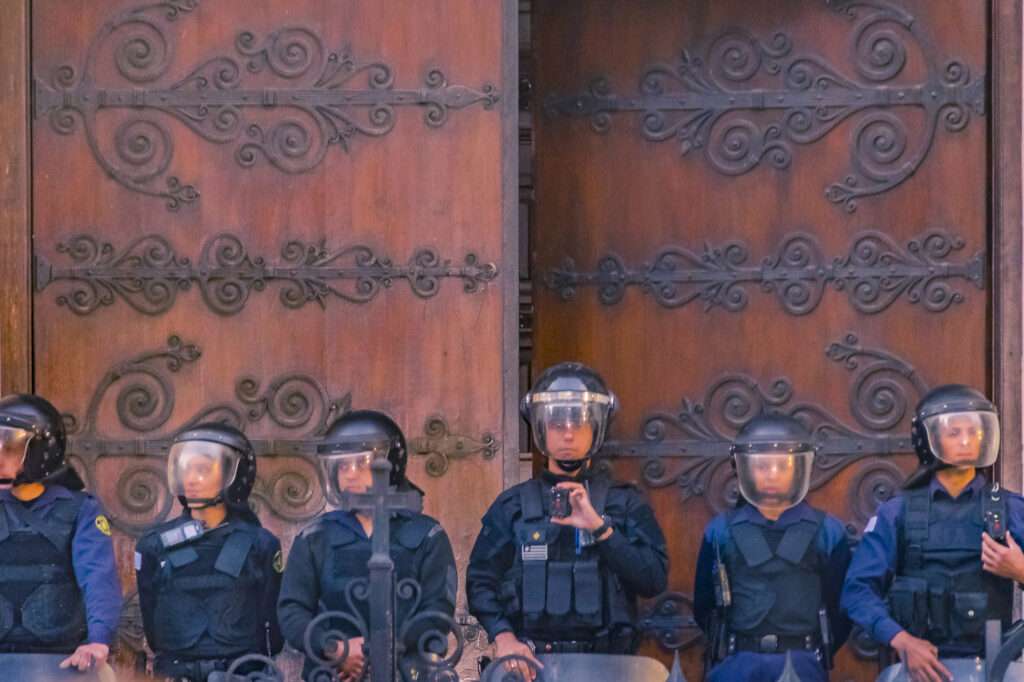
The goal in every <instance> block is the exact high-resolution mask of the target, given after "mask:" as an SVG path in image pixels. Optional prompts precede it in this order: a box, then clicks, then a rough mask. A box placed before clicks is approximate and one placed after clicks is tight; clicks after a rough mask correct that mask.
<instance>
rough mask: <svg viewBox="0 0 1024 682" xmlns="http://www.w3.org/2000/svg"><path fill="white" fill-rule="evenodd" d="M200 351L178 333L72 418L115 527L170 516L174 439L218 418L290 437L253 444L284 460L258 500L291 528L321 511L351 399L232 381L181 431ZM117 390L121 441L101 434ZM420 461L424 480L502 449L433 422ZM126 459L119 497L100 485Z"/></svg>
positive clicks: (77, 444) (82, 461)
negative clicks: (329, 446)
mask: <svg viewBox="0 0 1024 682" xmlns="http://www.w3.org/2000/svg"><path fill="white" fill-rule="evenodd" d="M201 355H202V351H201V349H200V348H199V347H198V346H197V345H196V344H195V343H189V342H186V341H184V340H182V338H181V337H179V336H177V335H175V336H171V337H170V338H169V339H168V340H167V344H166V346H165V347H163V348H161V349H158V350H155V351H150V352H145V353H141V354H139V355H137V356H135V357H133V358H131V359H129V360H126V361H124V362H120V363H117V364H116V365H115V366H114V367H113V368H111V369H110V371H108V372H107V374H106V375H105V376H104V377H103V380H102V381H101V382H100V383H99V384H98V385H97V387H96V389H95V390H94V391H93V395H92V397H91V399H90V401H89V404H88V407H87V408H86V412H85V414H84V416H83V417H82V418H81V419H80V418H79V417H77V416H75V415H70V414H66V415H64V420H65V422H66V423H67V426H68V434H69V438H68V453H69V458H70V460H71V462H72V464H73V465H74V466H75V467H76V468H77V469H78V470H79V471H80V472H81V474H82V477H83V479H84V480H85V481H86V483H87V484H88V486H89V489H90V490H92V491H95V492H96V493H97V494H98V495H99V496H100V498H101V501H102V502H103V505H104V507H105V508H106V510H107V512H108V517H109V519H110V522H111V523H112V524H113V525H114V526H115V527H116V528H117V529H118V530H120V531H121V532H123V533H125V534H127V535H129V536H132V537H138V536H139V535H140V534H141V533H142V532H143V531H144V530H145V529H146V528H147V527H149V526H151V525H153V524H155V523H158V522H160V521H162V520H163V519H165V518H166V517H167V514H168V513H169V512H170V510H171V507H172V506H173V504H174V498H173V496H171V495H170V494H169V491H168V490H167V474H166V462H165V457H166V456H167V452H168V451H169V450H170V446H171V443H172V442H173V439H174V436H175V435H176V434H177V433H178V432H180V431H183V430H187V429H189V428H191V427H192V426H194V425H195V424H198V423H200V422H204V421H221V422H224V423H227V424H231V425H232V426H235V427H236V428H239V429H242V430H243V431H244V430H246V429H247V427H249V426H251V425H253V424H258V423H263V422H266V421H268V420H269V421H270V422H272V423H273V425H274V426H275V427H278V428H279V429H284V430H285V431H286V433H289V434H292V435H290V437H282V438H260V437H253V438H251V439H250V440H251V442H252V445H253V448H254V450H255V452H256V455H257V456H258V457H261V458H263V457H273V458H278V459H279V461H278V462H277V463H276V464H277V465H276V466H275V467H273V468H272V470H270V471H264V472H261V473H260V475H259V476H258V477H257V479H256V483H255V485H254V487H253V490H252V496H251V499H252V501H253V502H254V503H255V505H256V506H257V507H258V508H259V509H265V510H267V511H269V512H271V513H273V514H274V515H276V516H278V517H280V518H282V519H284V520H285V521H291V522H301V521H305V520H308V519H311V518H313V517H314V516H316V515H317V514H319V513H320V512H322V511H323V509H324V506H325V501H324V497H323V492H322V490H321V487H320V480H319V473H318V468H317V465H316V463H315V461H314V456H315V453H316V445H317V443H318V442H319V440H320V438H321V437H322V436H323V434H324V433H325V432H326V430H327V427H328V425H329V424H330V423H331V421H333V420H334V419H335V418H336V417H338V416H340V415H341V414H344V413H346V412H348V411H349V410H350V409H352V394H351V393H345V394H344V395H342V396H340V397H337V396H335V395H334V394H332V393H331V392H330V391H329V390H328V389H327V388H326V387H325V386H324V385H323V383H322V382H320V381H319V380H318V379H316V378H314V377H312V376H309V375H307V374H302V373H299V372H289V373H285V374H282V375H280V376H278V377H276V378H274V379H272V380H271V381H269V382H268V383H267V384H266V385H265V386H264V385H263V384H262V382H261V381H260V380H259V379H257V378H255V377H252V376H243V377H242V378H240V379H239V380H238V381H237V382H236V384H235V397H234V400H231V401H224V402H216V403H212V404H209V405H207V406H204V407H203V408H201V409H200V410H199V411H198V412H196V413H195V414H194V415H193V416H192V417H190V418H188V419H186V420H185V422H184V423H183V424H182V425H180V426H178V427H177V428H176V429H169V428H168V424H169V421H170V418H171V415H172V413H173V410H174V402H175V391H174V383H173V380H172V376H171V374H174V373H177V372H180V371H181V370H182V369H183V368H184V367H185V366H186V365H188V364H190V363H194V362H196V361H197V360H199V358H200V356H201ZM112 390H116V391H117V392H116V396H115V398H114V403H115V405H114V407H115V412H116V415H117V419H118V421H119V422H120V425H121V426H122V427H123V428H124V429H127V430H128V431H129V432H130V433H131V434H132V436H131V437H127V438H117V437H111V436H107V435H105V434H104V433H102V431H101V430H100V427H99V415H100V408H101V406H102V405H103V404H104V402H105V400H106V398H107V396H108V394H109V393H110V392H111V391H112ZM410 443H411V445H412V447H411V448H410V451H411V452H412V453H413V454H414V455H422V456H425V457H427V473H428V474H429V475H431V476H442V475H443V474H444V473H445V472H446V471H447V469H448V467H449V465H450V462H451V461H452V460H459V459H465V458H467V457H471V456H473V455H475V454H477V453H480V454H481V456H482V457H485V458H490V457H493V456H494V454H495V453H496V452H497V451H498V450H499V449H500V447H501V445H500V443H499V442H498V441H497V439H495V437H494V436H493V435H492V434H490V433H484V435H483V436H481V437H480V438H470V437H467V436H462V435H458V434H453V433H451V431H450V429H449V428H448V425H447V422H446V421H445V420H444V419H443V418H442V417H440V416H434V417H431V418H430V419H429V420H428V421H427V423H426V425H425V426H424V435H423V436H422V437H419V438H413V439H411V440H410ZM112 457H122V458H128V461H127V462H126V463H123V464H121V463H119V466H118V467H117V469H116V472H115V474H114V475H115V476H116V478H115V479H114V484H113V486H112V492H113V494H110V492H109V491H108V490H107V488H105V487H104V486H103V485H100V483H101V479H102V480H110V479H109V478H107V477H106V476H105V475H101V472H100V469H101V467H102V464H101V461H102V460H104V459H109V458H112Z"/></svg>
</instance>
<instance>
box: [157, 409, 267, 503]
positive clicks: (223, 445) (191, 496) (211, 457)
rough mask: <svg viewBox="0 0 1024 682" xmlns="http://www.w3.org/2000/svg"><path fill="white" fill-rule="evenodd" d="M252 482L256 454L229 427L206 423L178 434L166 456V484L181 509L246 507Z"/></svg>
mask: <svg viewBox="0 0 1024 682" xmlns="http://www.w3.org/2000/svg"><path fill="white" fill-rule="evenodd" d="M255 482H256V453H255V452H254V451H253V447H252V444H251V443H250V442H249V439H248V438H246V437H245V434H244V433H242V432H241V431H239V430H238V429H236V428H235V427H233V426H229V425H227V424H221V423H213V422H206V423H203V424H198V425H196V426H193V427H191V428H189V429H188V430H186V431H182V432H181V433H179V434H178V435H177V436H175V438H174V444H173V445H171V451H170V454H168V456H167V485H168V487H169V489H170V491H171V494H172V495H175V496H176V497H177V498H178V501H180V502H181V504H182V506H184V507H189V508H191V509H203V508H206V507H212V506H213V505H216V504H220V503H222V502H223V503H224V504H226V505H227V506H229V507H236V508H246V505H247V501H248V499H249V493H250V492H251V491H252V486H253V484H254V483H255Z"/></svg>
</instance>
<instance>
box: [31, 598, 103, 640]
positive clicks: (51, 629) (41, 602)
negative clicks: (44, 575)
mask: <svg viewBox="0 0 1024 682" xmlns="http://www.w3.org/2000/svg"><path fill="white" fill-rule="evenodd" d="M21 624H22V625H24V626H25V629H26V630H28V631H29V632H30V633H32V635H34V636H35V637H37V638H38V639H40V640H42V641H44V642H48V643H53V644H77V643H78V642H79V641H81V640H83V639H85V636H86V633H87V628H86V620H85V604H84V602H83V601H82V592H81V591H80V590H79V589H78V586H77V585H75V584H74V583H52V584H49V585H42V586H40V587H39V588H38V589H37V590H36V591H35V592H33V593H32V594H30V595H29V596H28V599H26V600H25V602H24V603H23V604H22V605H21Z"/></svg>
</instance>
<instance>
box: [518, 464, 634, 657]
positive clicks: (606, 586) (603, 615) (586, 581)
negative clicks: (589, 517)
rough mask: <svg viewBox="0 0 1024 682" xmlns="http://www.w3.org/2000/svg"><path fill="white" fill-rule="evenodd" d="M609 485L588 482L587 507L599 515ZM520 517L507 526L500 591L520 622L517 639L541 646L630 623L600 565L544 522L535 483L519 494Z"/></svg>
mask: <svg viewBox="0 0 1024 682" xmlns="http://www.w3.org/2000/svg"><path fill="white" fill-rule="evenodd" d="M608 489H609V482H608V480H607V479H605V478H603V477H598V478H595V479H592V480H591V482H590V491H589V494H590V503H591V505H592V506H593V507H594V510H595V511H596V512H597V513H598V514H601V513H602V512H603V511H604V502H605V497H606V496H607V493H608ZM519 493H520V503H521V506H522V515H521V516H520V518H519V519H518V520H516V521H515V522H514V523H513V526H512V531H513V533H514V535H515V541H516V556H515V561H514V563H513V565H512V568H511V569H510V570H509V572H508V573H507V574H506V577H505V581H504V582H503V584H502V587H501V597H502V599H503V600H504V601H505V605H506V608H507V609H508V612H509V613H510V614H512V615H513V616H514V617H515V616H518V617H519V618H520V619H521V623H522V627H521V628H517V630H516V631H517V632H518V633H524V634H525V635H527V636H529V637H535V638H539V639H547V640H559V639H576V638H579V637H581V636H585V635H586V634H587V633H590V634H594V633H598V632H599V631H601V630H605V629H610V628H611V627H612V626H615V625H629V624H630V623H631V622H632V620H633V619H632V617H631V611H630V604H629V600H628V597H627V595H626V594H625V590H624V588H623V587H622V585H621V584H620V583H619V581H618V580H617V579H616V578H615V576H614V575H613V574H612V572H611V571H610V570H609V569H608V568H607V567H606V566H605V565H604V563H603V562H602V561H601V559H600V553H601V552H600V549H599V548H598V547H596V546H594V545H591V546H586V547H584V546H581V545H580V544H579V543H578V541H577V539H576V529H575V528H572V527H569V526H560V525H558V524H555V523H552V522H551V521H550V520H549V515H548V514H547V513H546V512H545V507H544V499H545V498H544V495H545V494H546V493H547V490H546V488H544V487H543V485H542V483H541V481H540V480H539V479H536V478H535V479H531V480H530V481H527V482H526V483H524V484H523V485H521V486H520V488H519Z"/></svg>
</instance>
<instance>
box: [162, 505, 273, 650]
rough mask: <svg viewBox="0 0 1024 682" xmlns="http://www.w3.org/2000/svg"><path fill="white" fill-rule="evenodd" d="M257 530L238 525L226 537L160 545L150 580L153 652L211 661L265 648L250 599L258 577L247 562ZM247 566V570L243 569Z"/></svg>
mask: <svg viewBox="0 0 1024 682" xmlns="http://www.w3.org/2000/svg"><path fill="white" fill-rule="evenodd" d="M258 531H259V529H258V527H254V526H250V525H249V524H242V523H239V524H238V525H237V526H235V527H234V528H232V529H231V533H230V534H229V535H228V536H227V538H226V539H224V540H221V538H219V537H216V536H214V537H210V534H211V533H216V532H217V531H216V530H214V531H210V533H207V534H205V535H203V536H202V537H200V538H198V539H195V540H192V541H188V542H182V543H180V544H176V545H174V546H171V547H165V548H164V551H163V552H162V553H161V557H160V559H161V564H162V565H161V566H160V567H159V568H158V569H157V573H156V576H155V580H154V583H155V590H156V606H155V609H154V620H155V622H154V625H153V628H154V635H155V636H156V640H157V641H156V642H155V643H154V648H155V649H156V650H157V651H158V652H159V653H161V654H162V655H163V656H164V657H167V656H168V655H173V653H172V652H182V654H181V655H180V657H181V658H184V659H188V660H193V659H198V658H215V657H224V656H231V655H234V654H238V653H243V652H259V651H264V650H265V649H266V644H265V642H264V639H265V636H264V635H265V624H264V623H261V622H259V621H260V619H259V618H254V617H253V607H254V604H253V603H252V595H254V594H261V593H262V590H263V588H262V582H263V581H264V580H266V579H269V577H270V576H264V575H263V572H262V570H261V569H260V567H259V566H258V564H257V562H255V561H252V562H247V561H246V559H247V558H248V557H249V555H250V554H251V550H252V546H253V544H254V543H255V541H256V537H257V533H258ZM247 567H248V570H246V568H247Z"/></svg>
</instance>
